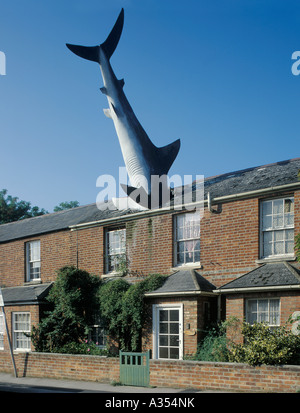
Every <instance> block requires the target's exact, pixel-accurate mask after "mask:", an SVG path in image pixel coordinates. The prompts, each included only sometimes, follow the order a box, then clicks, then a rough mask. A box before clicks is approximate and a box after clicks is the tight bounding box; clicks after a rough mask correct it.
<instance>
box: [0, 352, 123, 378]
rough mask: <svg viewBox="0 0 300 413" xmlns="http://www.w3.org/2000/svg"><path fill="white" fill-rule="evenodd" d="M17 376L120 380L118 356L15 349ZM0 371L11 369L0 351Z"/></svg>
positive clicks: (8, 360)
mask: <svg viewBox="0 0 300 413" xmlns="http://www.w3.org/2000/svg"><path fill="white" fill-rule="evenodd" d="M14 357H15V363H16V367H17V373H18V376H19V377H26V376H27V377H48V378H53V379H70V380H85V381H98V382H103V383H111V382H112V381H116V382H118V381H119V380H120V367H119V358H115V357H101V356H89V355H80V354H76V355H73V354H55V353H35V352H32V353H18V354H15V355H14ZM0 371H2V372H11V373H13V372H14V370H13V367H12V362H11V358H10V356H9V354H6V355H5V357H3V358H2V357H1V355H0Z"/></svg>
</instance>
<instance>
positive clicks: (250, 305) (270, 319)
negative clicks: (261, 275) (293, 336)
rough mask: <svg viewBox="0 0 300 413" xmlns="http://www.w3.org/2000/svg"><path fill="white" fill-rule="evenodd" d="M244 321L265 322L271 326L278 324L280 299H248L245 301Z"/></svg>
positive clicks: (250, 322) (251, 322)
mask: <svg viewBox="0 0 300 413" xmlns="http://www.w3.org/2000/svg"><path fill="white" fill-rule="evenodd" d="M246 321H247V322H248V323H249V324H254V323H255V322H257V323H260V322H265V323H267V324H269V325H270V326H271V327H272V326H279V325H280V300H279V298H271V299H249V300H247V301H246Z"/></svg>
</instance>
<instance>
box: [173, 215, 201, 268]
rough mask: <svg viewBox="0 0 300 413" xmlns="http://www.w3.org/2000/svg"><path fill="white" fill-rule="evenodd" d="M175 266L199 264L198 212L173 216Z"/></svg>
mask: <svg viewBox="0 0 300 413" xmlns="http://www.w3.org/2000/svg"><path fill="white" fill-rule="evenodd" d="M174 238H175V251H174V252H175V254H174V255H175V264H176V265H185V264H193V263H199V262H200V214H199V212H194V213H187V214H180V215H176V216H175V237H174Z"/></svg>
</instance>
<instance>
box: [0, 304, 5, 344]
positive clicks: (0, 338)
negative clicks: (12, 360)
mask: <svg viewBox="0 0 300 413" xmlns="http://www.w3.org/2000/svg"><path fill="white" fill-rule="evenodd" d="M4 332H5V326H4V314H3V311H2V310H1V308H0V350H4Z"/></svg>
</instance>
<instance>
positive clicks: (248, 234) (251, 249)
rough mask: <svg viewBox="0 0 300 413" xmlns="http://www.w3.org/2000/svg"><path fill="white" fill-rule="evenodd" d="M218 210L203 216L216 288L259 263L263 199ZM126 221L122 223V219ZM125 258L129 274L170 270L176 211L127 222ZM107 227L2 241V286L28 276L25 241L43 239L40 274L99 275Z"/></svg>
mask: <svg viewBox="0 0 300 413" xmlns="http://www.w3.org/2000/svg"><path fill="white" fill-rule="evenodd" d="M294 196H295V234H297V233H299V232H300V191H296V192H295V194H294ZM221 210H222V212H221V213H219V214H216V213H211V212H209V211H208V210H207V209H206V210H205V213H204V217H203V218H202V220H201V258H200V259H201V274H202V275H204V276H205V277H206V278H207V279H208V280H209V281H211V282H212V283H213V284H215V285H216V286H217V287H220V286H221V285H223V284H225V283H227V282H229V281H231V280H233V279H235V278H236V277H238V276H240V275H242V274H245V273H247V272H249V271H251V270H253V269H254V268H256V267H257V266H258V265H259V264H257V263H256V262H255V261H256V260H257V259H259V199H258V198H255V199H247V200H239V201H234V202H228V203H223V204H222V205H221ZM118 225H119V226H122V223H121V222H120V223H119V224H118ZM123 226H126V238H127V258H128V265H129V269H130V271H131V273H133V274H134V273H137V274H139V275H141V274H142V275H148V274H153V273H161V274H169V273H170V272H171V269H172V267H173V265H174V264H173V214H170V213H166V214H161V215H157V216H151V217H145V218H140V219H136V220H132V221H128V222H127V223H126V225H125V224H124V225H123ZM105 230H106V227H101V226H99V227H92V228H84V229H81V230H78V231H69V230H64V231H59V232H54V233H51V234H44V235H40V236H36V237H32V238H27V239H23V240H16V241H11V242H8V243H3V244H0V285H3V286H6V287H11V286H17V285H23V283H24V281H25V246H24V245H25V243H26V242H27V241H30V240H33V239H40V240H41V274H42V275H41V278H42V281H43V282H49V281H53V280H55V276H56V275H55V271H56V270H57V269H59V268H61V267H62V266H64V265H75V266H76V265H78V267H79V268H81V269H84V270H86V271H89V272H91V273H93V274H95V275H102V274H103V273H104V272H105V270H104V258H105V245H104V244H105V240H104V233H105Z"/></svg>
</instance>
